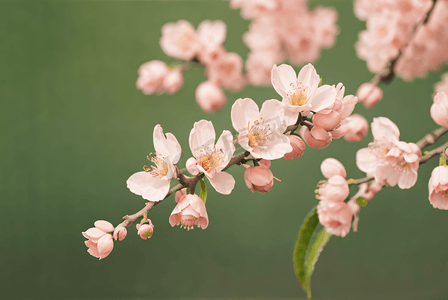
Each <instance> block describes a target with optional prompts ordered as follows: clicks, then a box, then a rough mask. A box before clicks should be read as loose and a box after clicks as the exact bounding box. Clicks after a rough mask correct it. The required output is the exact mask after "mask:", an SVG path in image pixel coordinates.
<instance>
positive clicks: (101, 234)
mask: <svg viewBox="0 0 448 300" xmlns="http://www.w3.org/2000/svg"><path fill="white" fill-rule="evenodd" d="M94 225H95V227H92V228H89V229H87V231H86V232H83V233H82V235H83V236H84V237H85V238H87V239H89V240H88V241H85V242H84V243H85V244H86V246H87V247H89V249H88V250H87V252H89V254H90V255H92V256H94V257H96V258H99V259H103V258H105V257H107V256H108V255H109V254H110V252H112V249H113V248H114V241H113V240H112V234H111V232H113V231H114V226H113V225H112V224H111V223H109V222H107V221H102V220H100V221H96V222H95V224H94Z"/></svg>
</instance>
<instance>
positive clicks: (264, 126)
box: [231, 98, 292, 160]
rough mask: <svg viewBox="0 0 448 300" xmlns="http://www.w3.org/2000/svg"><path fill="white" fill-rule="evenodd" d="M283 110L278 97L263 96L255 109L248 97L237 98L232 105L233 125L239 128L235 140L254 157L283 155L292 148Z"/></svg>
mask: <svg viewBox="0 0 448 300" xmlns="http://www.w3.org/2000/svg"><path fill="white" fill-rule="evenodd" d="M283 118H284V111H283V106H282V104H281V103H280V102H279V101H277V100H274V99H272V100H266V101H265V102H264V103H263V106H262V107H261V110H260V111H259V110H258V106H257V104H256V103H255V102H254V101H253V100H252V99H250V98H245V99H241V98H240V99H238V100H237V101H235V103H234V104H233V106H232V112H231V119H232V125H233V128H235V129H236V131H238V133H239V135H238V143H239V144H240V145H241V147H243V148H244V149H246V150H247V151H249V152H250V153H251V154H252V155H253V156H254V157H255V158H264V159H268V160H272V159H278V158H281V157H283V155H285V153H289V152H291V151H292V146H291V145H290V143H289V139H288V137H287V136H286V135H284V134H283V132H285V129H286V126H285V124H284V120H283Z"/></svg>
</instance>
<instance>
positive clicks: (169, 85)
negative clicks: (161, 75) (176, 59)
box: [162, 68, 184, 95]
mask: <svg viewBox="0 0 448 300" xmlns="http://www.w3.org/2000/svg"><path fill="white" fill-rule="evenodd" d="M183 85H184V77H183V75H182V70H181V69H180V68H176V69H174V70H171V71H170V72H169V73H168V74H167V75H166V77H165V79H164V80H163V83H162V88H163V89H164V90H165V91H166V92H167V93H168V94H170V95H172V94H174V93H176V92H177V91H178V90H180V88H181V87H182V86H183Z"/></svg>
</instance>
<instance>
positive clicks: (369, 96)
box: [356, 82, 383, 109]
mask: <svg viewBox="0 0 448 300" xmlns="http://www.w3.org/2000/svg"><path fill="white" fill-rule="evenodd" d="M356 96H357V97H358V100H359V102H362V103H363V104H364V106H365V108H367V109H371V108H373V107H374V106H375V105H376V104H377V103H378V101H380V100H381V99H382V98H383V90H381V89H380V88H379V87H378V86H376V85H374V84H371V83H369V82H366V83H363V84H361V85H360V87H359V88H358V91H357V92H356Z"/></svg>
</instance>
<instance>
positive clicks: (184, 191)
mask: <svg viewBox="0 0 448 300" xmlns="http://www.w3.org/2000/svg"><path fill="white" fill-rule="evenodd" d="M186 195H187V189H181V190H180V191H177V192H176V195H175V196H174V198H175V199H174V200H175V201H176V203H179V201H181V200H182V199H183V198H185V196H186Z"/></svg>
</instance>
